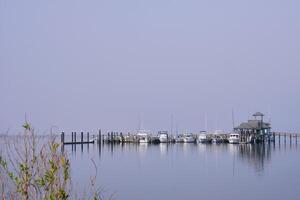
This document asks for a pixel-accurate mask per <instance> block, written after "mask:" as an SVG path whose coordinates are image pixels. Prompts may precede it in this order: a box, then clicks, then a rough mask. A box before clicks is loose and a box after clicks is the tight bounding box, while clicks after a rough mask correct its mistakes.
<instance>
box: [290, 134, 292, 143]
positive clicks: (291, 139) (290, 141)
mask: <svg viewBox="0 0 300 200" xmlns="http://www.w3.org/2000/svg"><path fill="white" fill-rule="evenodd" d="M290 144H292V134H290Z"/></svg>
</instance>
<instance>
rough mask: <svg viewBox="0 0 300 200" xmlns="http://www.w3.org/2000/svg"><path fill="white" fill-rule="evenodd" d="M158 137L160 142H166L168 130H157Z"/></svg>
mask: <svg viewBox="0 0 300 200" xmlns="http://www.w3.org/2000/svg"><path fill="white" fill-rule="evenodd" d="M158 139H159V142H160V143H166V142H168V132H167V131H160V132H158Z"/></svg>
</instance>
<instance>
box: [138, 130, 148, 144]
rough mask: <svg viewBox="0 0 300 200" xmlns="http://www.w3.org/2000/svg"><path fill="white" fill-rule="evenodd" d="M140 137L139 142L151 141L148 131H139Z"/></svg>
mask: <svg viewBox="0 0 300 200" xmlns="http://www.w3.org/2000/svg"><path fill="white" fill-rule="evenodd" d="M136 135H137V137H138V141H139V143H149V142H150V137H149V134H148V133H146V132H139V133H137V134H136Z"/></svg>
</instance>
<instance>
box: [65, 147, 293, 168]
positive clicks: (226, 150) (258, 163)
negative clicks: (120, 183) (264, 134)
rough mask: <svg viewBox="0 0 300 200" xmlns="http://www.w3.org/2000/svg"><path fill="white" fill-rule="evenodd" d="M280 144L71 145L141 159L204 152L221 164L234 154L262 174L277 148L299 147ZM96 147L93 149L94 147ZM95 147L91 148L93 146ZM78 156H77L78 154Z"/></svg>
mask: <svg viewBox="0 0 300 200" xmlns="http://www.w3.org/2000/svg"><path fill="white" fill-rule="evenodd" d="M282 143H283V144H281V143H280V141H279V142H278V143H273V142H271V143H265V144H189V143H178V144H168V143H161V144H155V145H154V144H147V143H142V144H134V143H119V144H104V143H102V144H91V145H80V147H79V148H78V147H77V148H76V145H71V147H70V148H65V149H67V150H68V149H69V150H71V151H72V153H75V154H76V150H78V149H80V151H81V153H82V154H85V153H87V154H89V153H90V152H94V153H95V152H96V153H98V155H99V158H100V159H101V155H102V154H105V155H106V156H107V155H111V156H114V155H115V154H118V155H119V154H133V155H134V154H136V155H138V157H139V158H140V159H142V158H146V157H147V156H148V155H151V156H152V155H154V156H156V155H157V154H159V155H160V157H164V158H167V157H170V156H173V155H175V156H183V157H190V156H191V155H195V154H199V155H201V156H200V157H198V158H197V159H201V158H205V159H207V158H212V159H214V160H215V161H216V162H217V163H219V164H220V162H221V161H219V160H221V158H222V157H226V156H228V155H229V156H230V157H231V159H232V160H233V165H235V162H236V161H238V162H241V163H244V164H247V165H249V166H251V167H253V169H254V170H255V171H256V172H258V173H263V172H264V169H265V165H266V164H267V163H269V162H270V161H271V157H272V153H273V152H275V151H276V150H280V149H281V148H282V145H284V149H286V147H287V146H289V149H297V141H296V142H294V143H292V142H289V141H288V142H282ZM90 146H92V148H91V147H90ZM90 148H91V149H90ZM75 156H76V155H75Z"/></svg>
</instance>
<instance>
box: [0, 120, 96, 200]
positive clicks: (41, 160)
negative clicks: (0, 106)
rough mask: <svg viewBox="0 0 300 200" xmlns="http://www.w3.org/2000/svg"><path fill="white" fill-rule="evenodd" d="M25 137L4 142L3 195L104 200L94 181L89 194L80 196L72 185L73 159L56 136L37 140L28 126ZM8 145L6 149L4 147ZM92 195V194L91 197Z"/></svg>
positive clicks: (26, 198)
mask: <svg viewBox="0 0 300 200" xmlns="http://www.w3.org/2000/svg"><path fill="white" fill-rule="evenodd" d="M23 127H24V134H23V135H22V136H21V137H14V138H13V139H11V138H10V139H7V138H6V139H3V140H4V141H2V142H3V145H1V146H2V150H1V154H0V195H1V198H2V199H11V200H14V199H16V200H19V199H23V200H29V199H33V200H40V199H44V200H66V199H94V200H98V199H101V198H100V192H99V190H96V189H94V186H95V180H96V176H94V177H92V178H91V182H90V186H89V190H90V191H88V192H86V193H85V195H82V197H78V196H80V195H78V194H77V193H76V192H75V189H74V188H73V186H72V181H71V180H72V178H71V174H70V160H69V159H68V156H67V154H66V153H65V152H64V151H62V150H61V145H60V144H59V143H57V142H56V141H55V137H49V138H47V139H46V141H42V142H40V141H37V140H38V139H37V137H35V135H34V129H33V128H31V126H30V124H29V123H27V122H26V123H25V124H24V125H23ZM3 146H4V148H3ZM87 194H90V195H87Z"/></svg>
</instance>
